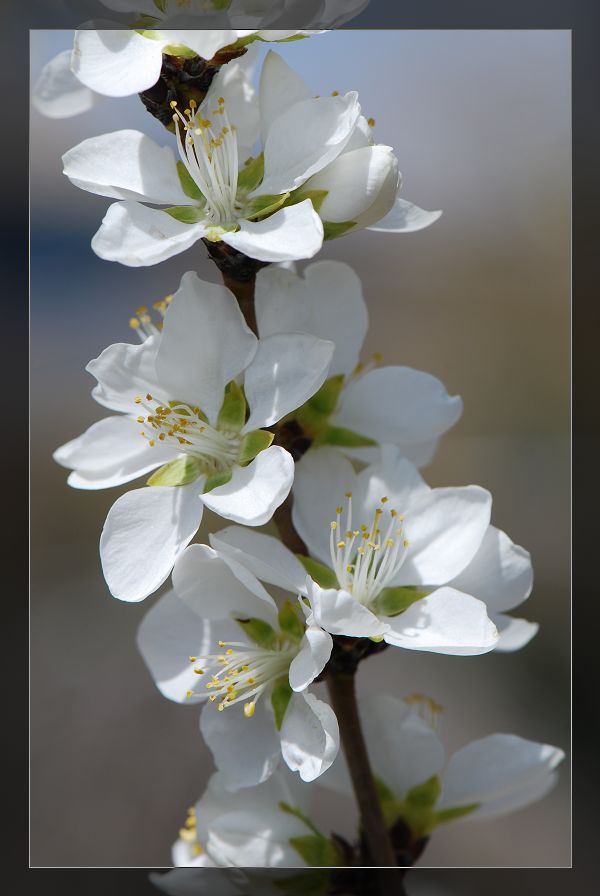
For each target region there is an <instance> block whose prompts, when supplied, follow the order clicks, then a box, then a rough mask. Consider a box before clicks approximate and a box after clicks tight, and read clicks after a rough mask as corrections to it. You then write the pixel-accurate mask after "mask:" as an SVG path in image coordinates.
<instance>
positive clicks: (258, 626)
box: [236, 619, 277, 650]
mask: <svg viewBox="0 0 600 896" xmlns="http://www.w3.org/2000/svg"><path fill="white" fill-rule="evenodd" d="M236 622H237V624H238V625H240V626H241V627H242V629H243V630H244V632H245V633H246V637H247V638H250V640H251V641H254V643H255V644H258V646H259V647H262V648H264V649H265V650H275V648H276V647H277V632H276V631H275V629H274V628H271V626H270V625H269V623H268V622H265V621H264V620H263V619H236Z"/></svg>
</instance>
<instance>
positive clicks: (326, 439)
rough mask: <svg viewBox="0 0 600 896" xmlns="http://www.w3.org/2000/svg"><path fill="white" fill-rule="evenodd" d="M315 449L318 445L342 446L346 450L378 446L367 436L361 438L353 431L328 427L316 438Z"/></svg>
mask: <svg viewBox="0 0 600 896" xmlns="http://www.w3.org/2000/svg"><path fill="white" fill-rule="evenodd" d="M314 444H315V447H316V446H318V445H340V446H342V447H344V448H370V447H372V446H373V445H377V442H376V441H375V440H374V439H369V438H368V437H367V436H361V435H360V434H359V433H357V432H352V430H351V429H345V428H344V427H343V426H327V427H325V429H322V430H321V432H319V433H318V435H317V436H316V437H315V440H314Z"/></svg>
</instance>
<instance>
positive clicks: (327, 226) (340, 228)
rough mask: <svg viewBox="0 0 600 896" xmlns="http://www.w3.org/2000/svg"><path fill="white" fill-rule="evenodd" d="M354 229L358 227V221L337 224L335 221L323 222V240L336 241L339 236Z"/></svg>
mask: <svg viewBox="0 0 600 896" xmlns="http://www.w3.org/2000/svg"><path fill="white" fill-rule="evenodd" d="M353 227H356V221H340V222H339V223H337V224H336V223H334V222H333V221H323V239H324V240H335V239H336V238H337V237H338V236H343V235H344V234H345V233H348V231H349V230H352V228H353Z"/></svg>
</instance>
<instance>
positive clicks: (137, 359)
mask: <svg viewBox="0 0 600 896" xmlns="http://www.w3.org/2000/svg"><path fill="white" fill-rule="evenodd" d="M159 343H160V337H158V336H150V338H149V339H146V341H145V342H142V343H140V344H139V345H132V344H131V343H129V342H116V343H114V344H113V345H109V346H108V348H105V349H104V351H103V352H102V354H101V355H99V356H98V357H97V358H94V359H93V360H92V361H90V362H89V364H88V365H87V366H86V368H85V369H86V370H87V371H88V373H91V374H92V376H93V377H95V378H96V380H97V381H98V385H97V386H95V387H94V389H93V391H92V395H93V396H94V398H95V399H96V401H97V402H98V403H99V404H101V405H104V407H106V408H110V409H111V410H112V411H124V412H125V413H129V414H131V413H133V412H134V411H135V410H136V407H137V406H136V403H135V398H136V397H138V396H145V395H147V394H148V392H150V393H151V394H158V392H159V386H158V382H157V378H156V367H155V361H156V352H157V350H158V346H159Z"/></svg>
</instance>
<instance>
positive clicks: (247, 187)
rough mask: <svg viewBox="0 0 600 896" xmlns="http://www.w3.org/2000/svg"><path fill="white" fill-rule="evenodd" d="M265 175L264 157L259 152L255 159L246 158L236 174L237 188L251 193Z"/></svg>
mask: <svg viewBox="0 0 600 896" xmlns="http://www.w3.org/2000/svg"><path fill="white" fill-rule="evenodd" d="M264 176H265V157H264V155H263V154H262V152H261V154H260V155H259V156H256V158H255V159H248V160H247V161H246V164H245V165H244V167H243V168H242V169H241V170H240V173H239V174H238V190H240V191H241V192H242V193H251V192H252V190H255V189H256V188H257V187H258V185H259V184H260V182H261V181H262V179H263V177H264Z"/></svg>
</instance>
